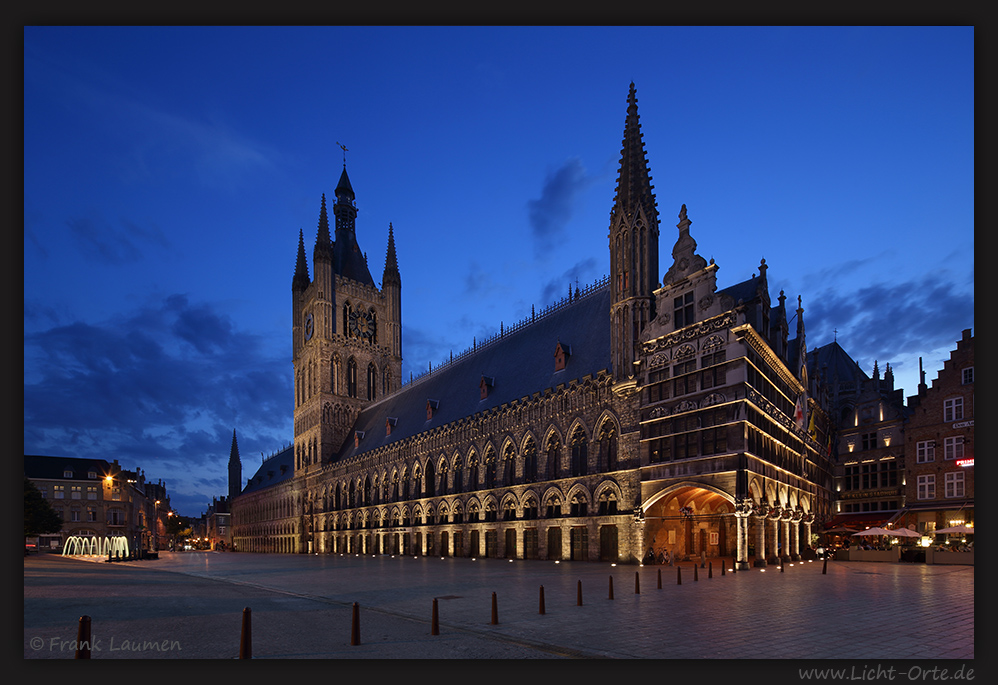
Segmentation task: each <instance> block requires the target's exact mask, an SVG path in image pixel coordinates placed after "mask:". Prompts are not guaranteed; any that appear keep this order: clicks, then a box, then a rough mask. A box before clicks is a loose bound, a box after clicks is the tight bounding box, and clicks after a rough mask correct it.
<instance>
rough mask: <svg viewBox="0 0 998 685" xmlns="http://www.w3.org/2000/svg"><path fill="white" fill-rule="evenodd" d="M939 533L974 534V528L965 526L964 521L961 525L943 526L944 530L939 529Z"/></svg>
mask: <svg viewBox="0 0 998 685" xmlns="http://www.w3.org/2000/svg"><path fill="white" fill-rule="evenodd" d="M936 532H937V533H963V534H965V535H973V534H974V529H973V527H971V526H965V525H963V524H962V523H961V524H960V525H959V526H952V527H950V528H943V529H942V530H937V531H936Z"/></svg>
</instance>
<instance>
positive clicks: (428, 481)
mask: <svg viewBox="0 0 998 685" xmlns="http://www.w3.org/2000/svg"><path fill="white" fill-rule="evenodd" d="M423 481H424V484H423V496H424V497H436V491H435V487H436V484H437V481H436V478H435V477H434V475H433V462H432V461H428V462H426V473H424V474H423Z"/></svg>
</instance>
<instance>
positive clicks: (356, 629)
mask: <svg viewBox="0 0 998 685" xmlns="http://www.w3.org/2000/svg"><path fill="white" fill-rule="evenodd" d="M350 644H351V645H359V644H360V607H359V606H358V605H357V602H354V603H353V620H351V621H350Z"/></svg>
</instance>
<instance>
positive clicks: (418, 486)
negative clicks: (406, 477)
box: [412, 466, 423, 499]
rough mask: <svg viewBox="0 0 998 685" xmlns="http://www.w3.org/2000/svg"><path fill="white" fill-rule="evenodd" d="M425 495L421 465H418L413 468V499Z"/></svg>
mask: <svg viewBox="0 0 998 685" xmlns="http://www.w3.org/2000/svg"><path fill="white" fill-rule="evenodd" d="M422 496H423V476H422V474H421V473H420V472H419V467H418V466H416V467H414V468H413V469H412V497H413V499H419V498H420V497H422Z"/></svg>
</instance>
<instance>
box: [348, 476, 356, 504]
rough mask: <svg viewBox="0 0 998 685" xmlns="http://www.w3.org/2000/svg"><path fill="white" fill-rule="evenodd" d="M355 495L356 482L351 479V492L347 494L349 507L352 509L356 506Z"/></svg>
mask: <svg viewBox="0 0 998 685" xmlns="http://www.w3.org/2000/svg"><path fill="white" fill-rule="evenodd" d="M354 495H355V488H354V482H353V481H350V492H349V494H348V495H347V507H349V508H350V509H352V508H353V507H354Z"/></svg>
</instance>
